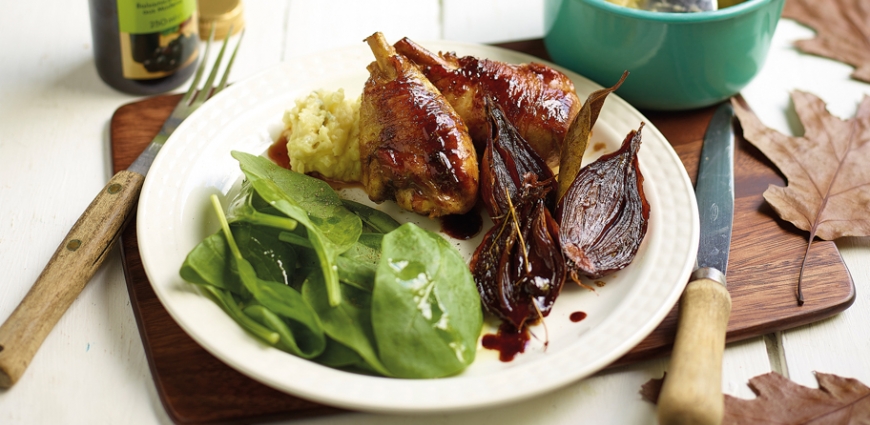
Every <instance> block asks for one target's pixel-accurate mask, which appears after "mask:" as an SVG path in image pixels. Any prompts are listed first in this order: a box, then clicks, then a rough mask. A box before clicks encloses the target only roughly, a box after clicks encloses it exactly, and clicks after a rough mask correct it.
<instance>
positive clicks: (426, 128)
mask: <svg viewBox="0 0 870 425" xmlns="http://www.w3.org/2000/svg"><path fill="white" fill-rule="evenodd" d="M366 42H368V44H369V47H371V49H372V52H373V53H374V55H375V58H376V61H375V62H372V63H371V64H370V65H369V66H368V70H369V74H370V76H369V79H368V81H366V84H365V88H364V89H363V94H362V104H361V105H360V161H361V169H362V183H363V186H364V187H365V191H366V193H367V194H368V195H369V198H370V199H371V200H373V201H375V202H382V201H386V200H389V199H393V200H395V201H396V203H397V204H398V205H399V206H400V207H401V208H404V209H406V210H410V211H414V212H417V213H420V214H426V215H429V216H430V217H437V216H443V215H447V214H461V213H465V212H467V211H469V210H470V209H471V208H472V207H473V206H474V204H475V202H476V200H477V190H478V165H477V155H476V153H475V150H474V145H473V144H472V141H471V137H470V136H469V134H468V130H467V127H466V126H465V123H464V122H463V120H462V118H460V116H459V115H458V114H457V113H456V112H455V111H454V110H453V108H452V107H451V106H450V104H448V103H447V101H446V100H445V99H444V96H442V95H441V94H440V93H439V92H438V90H437V89H436V88H435V87H433V86H432V84H431V83H430V82H429V80H427V79H426V77H425V76H423V74H422V73H421V72H420V70H419V69H418V68H417V66H416V65H414V64H413V63H412V62H411V61H410V60H408V59H407V58H405V57H404V56H402V55H399V54H397V53H396V51H395V49H394V48H393V47H392V46H390V45H389V44H388V43H387V42H386V40H385V39H384V37H383V35H382V34H381V33H375V34H374V35H372V36H370V37H368V38H367V39H366Z"/></svg>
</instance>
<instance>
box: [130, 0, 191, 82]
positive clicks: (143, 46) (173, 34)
mask: <svg viewBox="0 0 870 425" xmlns="http://www.w3.org/2000/svg"><path fill="white" fill-rule="evenodd" d="M118 29H119V30H120V36H121V64H122V68H123V72H124V78H129V79H133V80H149V79H154V78H162V77H166V76H168V75H171V74H172V73H174V72H175V71H177V70H178V69H180V68H182V67H184V66H187V65H188V64H190V63H193V62H194V61H195V60H196V56H197V52H198V46H199V34H198V30H197V17H196V0H118Z"/></svg>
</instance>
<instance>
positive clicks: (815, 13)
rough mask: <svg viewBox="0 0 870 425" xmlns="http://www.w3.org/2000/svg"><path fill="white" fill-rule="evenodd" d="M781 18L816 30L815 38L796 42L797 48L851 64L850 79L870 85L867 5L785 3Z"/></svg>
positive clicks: (858, 0)
mask: <svg viewBox="0 0 870 425" xmlns="http://www.w3.org/2000/svg"><path fill="white" fill-rule="evenodd" d="M782 17H783V18H790V19H794V20H796V21H798V22H800V23H802V24H804V25H807V26H809V27H811V28H812V29H814V30H815V31H816V38H813V39H810V40H800V41H798V42H796V43H795V45H796V46H797V48H798V49H800V50H803V51H804V52H806V53H809V54H813V55H819V56H824V57H826V58H830V59H833V60H836V61H840V62H843V63H846V64H849V65H852V66H854V67H855V71H854V72H853V73H852V78H854V79H856V80H861V81H864V82H868V83H870V2H867V1H866V0H828V1H819V0H788V1H786V2H785V7H784V8H783V11H782Z"/></svg>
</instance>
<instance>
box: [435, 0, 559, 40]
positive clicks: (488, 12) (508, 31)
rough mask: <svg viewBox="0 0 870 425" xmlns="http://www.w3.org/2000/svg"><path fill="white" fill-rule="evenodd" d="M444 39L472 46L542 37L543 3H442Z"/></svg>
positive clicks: (519, 0)
mask: <svg viewBox="0 0 870 425" xmlns="http://www.w3.org/2000/svg"><path fill="white" fill-rule="evenodd" d="M443 4H444V11H443V13H444V38H445V39H448V40H459V41H468V42H475V43H495V42H503V41H514V40H527V39H532V38H541V37H543V36H544V1H543V0H480V1H468V0H444V2H443Z"/></svg>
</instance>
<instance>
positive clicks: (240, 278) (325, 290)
mask: <svg viewBox="0 0 870 425" xmlns="http://www.w3.org/2000/svg"><path fill="white" fill-rule="evenodd" d="M233 157H234V158H236V159H237V160H238V161H239V164H240V166H241V169H242V172H243V173H244V175H245V180H244V182H243V183H242V188H241V191H240V193H239V194H238V196H236V197H235V198H234V199H232V200H231V201H230V202H229V205H228V206H227V209H226V213H224V209H223V206H222V205H221V204H220V202H219V200H218V198H217V197H216V196H213V197H212V203H213V204H214V207H215V208H214V209H215V212H216V214H217V215H218V217H219V219H220V222H221V229H220V230H218V231H217V232H216V233H214V234H212V235H210V236H208V237H207V238H205V240H203V241H202V242H201V243H200V244H199V245H197V246H196V247H195V248H194V249H193V250H192V251H191V252H190V253H189V254H188V256H187V258H186V260H185V261H184V264H183V265H182V267H181V271H180V273H181V277H182V278H184V279H185V280H186V281H188V282H191V283H193V284H196V285H199V286H200V287H201V288H202V289H203V290H204V292H205V293H207V294H208V295H209V296H210V297H211V298H212V299H213V300H214V302H216V303H217V304H218V305H219V306H220V307H221V308H222V309H223V310H224V311H225V312H226V313H227V314H228V315H229V316H230V317H232V318H233V320H235V321H236V322H237V323H238V324H239V326H241V327H242V328H244V329H245V330H247V331H248V332H249V333H250V334H252V335H254V336H256V337H257V338H259V339H260V340H262V341H264V342H265V343H268V344H270V345H272V346H274V347H275V348H278V349H280V350H283V351H286V352H288V353H291V354H294V355H297V356H299V357H302V358H305V359H310V360H312V361H315V362H318V363H320V364H323V365H326V366H330V367H336V368H342V369H348V370H353V371H358V372H363V373H375V374H380V375H384V376H389V377H396V378H437V377H443V376H449V375H454V374H456V373H459V372H461V371H462V370H463V369H465V368H466V367H467V366H468V365H469V364H471V362H472V361H474V356H475V352H476V349H477V340H478V337H479V335H480V332H481V328H482V326H483V313H482V310H481V304H480V296H479V294H478V292H477V288H476V286H475V283H474V280H473V278H472V276H471V273H470V271H469V269H468V266H467V265H466V264H465V261H464V260H463V259H462V257H461V256H460V255H459V253H458V252H457V251H456V249H454V248H453V247H452V246H450V244H448V243H447V241H445V240H444V239H443V238H442V237H441V236H440V235H438V234H435V233H432V232H429V231H427V230H424V229H422V228H420V227H418V226H416V225H414V224H412V223H406V224H402V225H400V224H399V223H398V222H396V221H395V220H394V219H393V218H392V217H390V216H389V215H387V214H385V213H383V212H381V211H378V210H376V209H373V208H369V207H367V206H365V205H362V204H359V203H356V202H352V201H348V200H342V199H341V198H339V196H338V194H337V193H336V192H335V191H334V190H333V189H332V188H331V187H330V186H329V185H328V184H327V183H325V182H323V181H321V180H319V179H316V178H313V177H309V176H306V175H304V174H300V173H297V172H294V171H290V170H287V169H285V168H282V167H280V166H278V165H276V164H274V163H272V162H271V161H270V160H269V159H267V158H264V157H259V156H255V155H250V154H246V153H241V152H233Z"/></svg>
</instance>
